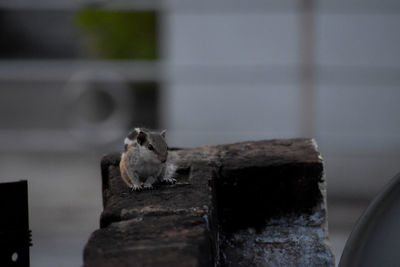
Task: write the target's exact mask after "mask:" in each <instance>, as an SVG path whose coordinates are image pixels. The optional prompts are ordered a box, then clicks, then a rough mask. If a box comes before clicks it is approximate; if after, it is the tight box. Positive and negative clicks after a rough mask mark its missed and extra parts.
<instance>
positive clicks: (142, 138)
mask: <svg viewBox="0 0 400 267" xmlns="http://www.w3.org/2000/svg"><path fill="white" fill-rule="evenodd" d="M146 139H147V135H146V133H145V132H142V131H140V132H139V134H138V136H137V142H138V143H139V145H143V143H144V142H146Z"/></svg>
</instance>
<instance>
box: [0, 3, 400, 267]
mask: <svg viewBox="0 0 400 267" xmlns="http://www.w3.org/2000/svg"><path fill="white" fill-rule="evenodd" d="M399 26H400V3H399V2H398V1H395V0H385V1H378V0H367V1H361V0H352V1H344V0H339V1H324V0H320V1H317V0H284V1H270V0H254V1H244V0H234V1H228V0H220V1H217V2H216V1H211V0H204V1H194V0H186V1H180V0H164V1H161V0H160V1H156V0H146V1H145V0H138V1H134V0H131V1H127V0H119V1H100V0H72V1H71V0H68V1H66V0H59V1H50V0H39V1H26V0H14V1H11V0H10V1H7V0H3V1H0V31H1V35H0V181H2V182H3V181H14V180H19V179H27V180H28V181H29V205H30V207H29V208H30V225H31V229H32V231H33V244H34V245H33V247H32V248H31V266H33V267H35V266H80V265H81V264H82V251H83V247H84V245H85V243H86V241H87V239H88V238H89V235H90V233H91V232H93V230H95V229H97V228H98V222H99V215H100V212H101V210H102V200H101V178H100V159H101V156H102V155H103V154H106V153H109V152H114V151H120V150H122V140H123V137H124V135H126V133H127V131H128V130H129V129H130V128H131V127H133V126H138V125H142V126H147V127H150V128H155V129H161V128H166V129H167V139H168V142H169V145H170V146H177V147H194V146H202V145H208V144H218V143H230V142H237V141H244V140H256V139H271V138H290V137H314V138H315V139H316V140H317V142H318V144H319V149H320V151H321V153H322V155H323V157H324V161H325V169H326V174H325V176H326V179H327V181H328V208H329V227H330V238H331V243H332V248H333V250H334V253H335V255H336V260H337V261H338V260H339V259H340V255H341V252H342V249H343V246H344V244H345V241H346V239H347V237H348V235H349V233H350V231H351V229H352V227H353V225H354V223H355V221H356V220H357V218H358V216H359V215H360V214H361V213H362V211H363V209H364V208H365V207H366V206H367V205H368V203H369V201H370V200H371V199H372V198H373V197H374V195H375V194H376V193H377V192H378V191H379V190H380V189H381V187H382V186H383V185H384V184H385V183H386V182H387V181H388V180H389V179H390V178H391V177H393V176H394V175H395V174H396V173H397V172H398V171H399V169H400V168H399V166H400V164H399V162H400V116H399V115H398V114H399V112H400V107H399V106H398V103H399V100H400V51H399V49H400V34H399Z"/></svg>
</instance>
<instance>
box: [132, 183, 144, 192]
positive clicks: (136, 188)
mask: <svg viewBox="0 0 400 267" xmlns="http://www.w3.org/2000/svg"><path fill="white" fill-rule="evenodd" d="M131 190H132V191H140V190H142V186H141V185H135V184H133V185H132V187H131Z"/></svg>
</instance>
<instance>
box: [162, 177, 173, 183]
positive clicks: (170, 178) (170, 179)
mask: <svg viewBox="0 0 400 267" xmlns="http://www.w3.org/2000/svg"><path fill="white" fill-rule="evenodd" d="M163 181H164V182H166V183H170V184H174V183H176V179H175V178H172V177H168V178H164V179H163Z"/></svg>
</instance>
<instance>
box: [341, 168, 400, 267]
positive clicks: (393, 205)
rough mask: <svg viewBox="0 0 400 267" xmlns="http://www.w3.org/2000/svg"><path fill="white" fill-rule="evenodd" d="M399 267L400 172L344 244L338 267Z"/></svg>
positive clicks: (377, 197)
mask: <svg viewBox="0 0 400 267" xmlns="http://www.w3.org/2000/svg"><path fill="white" fill-rule="evenodd" d="M350 266H351V267H354V266H355V267H357V266H362V267H364V266H365V267H372V266H374V267H375V266H376V267H378V266H379V267H381V266H385V267H387V266H389V267H390V266H400V173H399V174H397V175H396V176H395V177H394V178H393V179H392V180H391V181H390V182H389V183H388V184H387V185H386V186H385V188H384V189H383V190H382V191H381V192H380V193H379V194H378V195H377V196H376V197H375V198H374V199H373V200H372V202H371V204H370V205H369V206H368V208H367V209H366V210H365V212H364V213H363V215H362V216H361V217H360V218H359V220H358V222H357V224H356V226H355V227H354V228H353V231H352V233H351V235H350V237H349V239H348V240H347V242H346V246H345V248H344V251H343V254H342V257H341V259H340V263H339V267H350Z"/></svg>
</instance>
